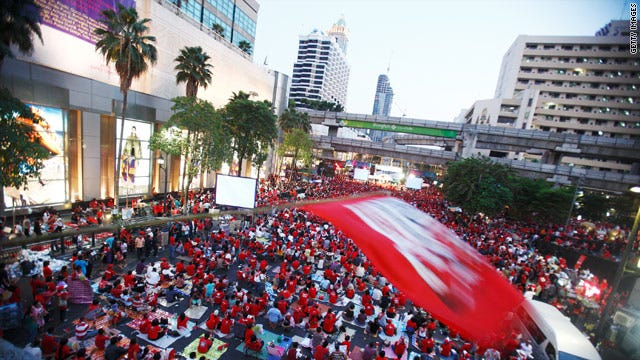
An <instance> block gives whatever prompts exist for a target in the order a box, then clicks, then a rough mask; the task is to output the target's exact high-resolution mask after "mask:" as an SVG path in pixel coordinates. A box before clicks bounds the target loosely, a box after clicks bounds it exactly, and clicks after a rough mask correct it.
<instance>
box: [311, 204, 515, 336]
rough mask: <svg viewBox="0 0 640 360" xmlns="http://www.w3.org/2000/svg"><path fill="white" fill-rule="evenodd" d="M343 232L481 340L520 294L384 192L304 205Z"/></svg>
mask: <svg viewBox="0 0 640 360" xmlns="http://www.w3.org/2000/svg"><path fill="white" fill-rule="evenodd" d="M304 208H305V209H306V210H308V211H311V212H312V213H314V214H316V215H318V216H320V217H322V218H324V219H326V220H328V221H330V222H332V223H333V224H334V225H335V226H336V227H337V228H338V229H340V230H342V232H343V233H344V234H346V235H347V236H349V237H350V238H351V239H352V240H353V241H354V242H355V243H356V245H358V247H359V248H360V249H361V250H362V251H363V252H364V254H365V255H366V256H367V257H368V258H369V259H370V260H371V261H372V262H373V264H374V265H375V266H376V268H377V269H378V270H379V271H380V272H381V273H382V274H383V275H384V276H385V277H386V278H387V279H388V280H389V281H391V283H393V284H394V285H395V286H396V287H397V288H398V289H400V290H401V291H403V292H404V293H405V294H406V295H407V296H408V297H409V298H410V299H411V300H412V301H413V302H414V303H415V304H416V305H418V306H421V307H423V308H424V309H426V310H427V311H429V312H430V313H431V314H432V315H433V316H434V317H435V318H436V319H438V320H441V321H443V322H445V323H446V324H448V325H449V326H451V327H453V328H455V329H457V330H458V331H460V332H461V334H463V335H464V336H466V337H468V338H470V339H472V340H474V341H476V342H478V343H481V344H489V343H491V342H493V341H494V340H496V338H497V337H500V336H501V334H502V333H503V332H502V330H504V329H503V327H504V326H505V325H506V324H508V323H509V322H508V321H507V319H508V318H509V316H511V314H510V313H512V312H514V310H515V309H516V308H517V307H518V305H520V303H521V302H522V301H523V297H522V294H520V293H519V292H518V291H517V290H516V289H515V288H514V287H513V286H512V285H511V284H510V283H509V282H508V281H507V280H506V279H505V278H504V277H503V276H502V275H501V274H500V273H498V271H497V270H496V269H495V268H494V267H493V266H491V264H489V263H488V262H487V261H486V260H485V259H484V258H483V257H482V256H481V255H480V254H479V253H478V252H477V251H476V250H475V249H473V248H472V247H471V246H470V245H468V244H467V243H465V242H464V241H462V240H460V239H459V238H458V237H457V236H456V235H455V234H454V233H453V232H452V231H451V230H450V229H449V228H447V227H446V226H444V225H442V224H441V223H439V222H438V221H437V220H435V219H433V218H431V217H430V216H429V215H427V214H426V213H424V212H422V211H420V210H419V209H417V208H415V207H413V206H411V205H409V204H407V203H406V202H404V201H402V200H399V199H396V198H393V197H388V196H372V197H365V198H358V199H353V200H340V201H335V202H327V203H318V204H311V205H306V206H304Z"/></svg>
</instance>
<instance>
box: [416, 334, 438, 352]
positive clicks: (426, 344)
mask: <svg viewBox="0 0 640 360" xmlns="http://www.w3.org/2000/svg"><path fill="white" fill-rule="evenodd" d="M435 346H436V344H435V342H434V341H433V338H432V337H430V336H429V337H426V338H423V339H422V340H420V346H419V348H420V351H422V352H423V353H425V354H430V353H431V352H432V351H433V348H434V347H435Z"/></svg>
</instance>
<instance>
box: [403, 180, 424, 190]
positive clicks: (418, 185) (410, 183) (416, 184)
mask: <svg viewBox="0 0 640 360" xmlns="http://www.w3.org/2000/svg"><path fill="white" fill-rule="evenodd" d="M405 186H406V187H407V189H415V190H420V189H422V178H419V177H408V178H407V182H406V184H405Z"/></svg>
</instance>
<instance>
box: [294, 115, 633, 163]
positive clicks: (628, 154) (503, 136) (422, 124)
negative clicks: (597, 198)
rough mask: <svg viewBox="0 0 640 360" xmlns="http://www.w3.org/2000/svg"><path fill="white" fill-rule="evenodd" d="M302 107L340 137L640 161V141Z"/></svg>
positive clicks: (330, 131)
mask: <svg viewBox="0 0 640 360" xmlns="http://www.w3.org/2000/svg"><path fill="white" fill-rule="evenodd" d="M299 110H300V111H304V112H306V113H307V114H309V118H310V120H311V122H312V123H313V124H321V125H325V126H328V127H329V136H336V135H337V129H338V128H339V127H350V128H358V129H370V130H381V131H388V132H395V133H399V134H409V135H398V136H394V137H393V139H394V140H397V143H398V144H400V145H433V144H434V142H435V141H437V140H436V139H442V141H444V142H445V144H446V145H449V146H453V145H455V141H456V140H457V141H461V142H462V143H461V144H460V147H459V148H458V149H454V150H458V151H460V150H462V149H464V148H465V147H469V146H472V147H474V148H477V149H488V150H495V151H514V152H528V151H531V150H537V151H538V152H548V153H550V154H551V155H552V156H550V158H551V159H555V161H554V162H558V161H557V160H558V159H560V157H561V156H562V155H570V156H584V157H592V158H598V159H602V160H623V161H626V162H638V161H640V141H638V140H631V139H617V138H605V137H598V136H586V135H577V134H565V133H555V132H548V131H540V130H524V129H514V128H511V127H502V126H488V125H471V124H460V123H452V122H447V121H434V120H420V119H413V118H400V117H391V116H379V115H364V114H352V113H336V112H328V111H315V110H308V109H299ZM446 145H445V146H446Z"/></svg>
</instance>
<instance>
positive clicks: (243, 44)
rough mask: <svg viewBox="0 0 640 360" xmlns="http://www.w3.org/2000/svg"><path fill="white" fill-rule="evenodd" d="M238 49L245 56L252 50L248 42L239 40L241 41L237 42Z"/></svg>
mask: <svg viewBox="0 0 640 360" xmlns="http://www.w3.org/2000/svg"><path fill="white" fill-rule="evenodd" d="M238 48H239V49H240V50H242V51H243V52H245V53H247V54H249V55H251V51H252V49H251V48H252V46H251V43H250V42H248V41H246V40H241V41H239V42H238Z"/></svg>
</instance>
